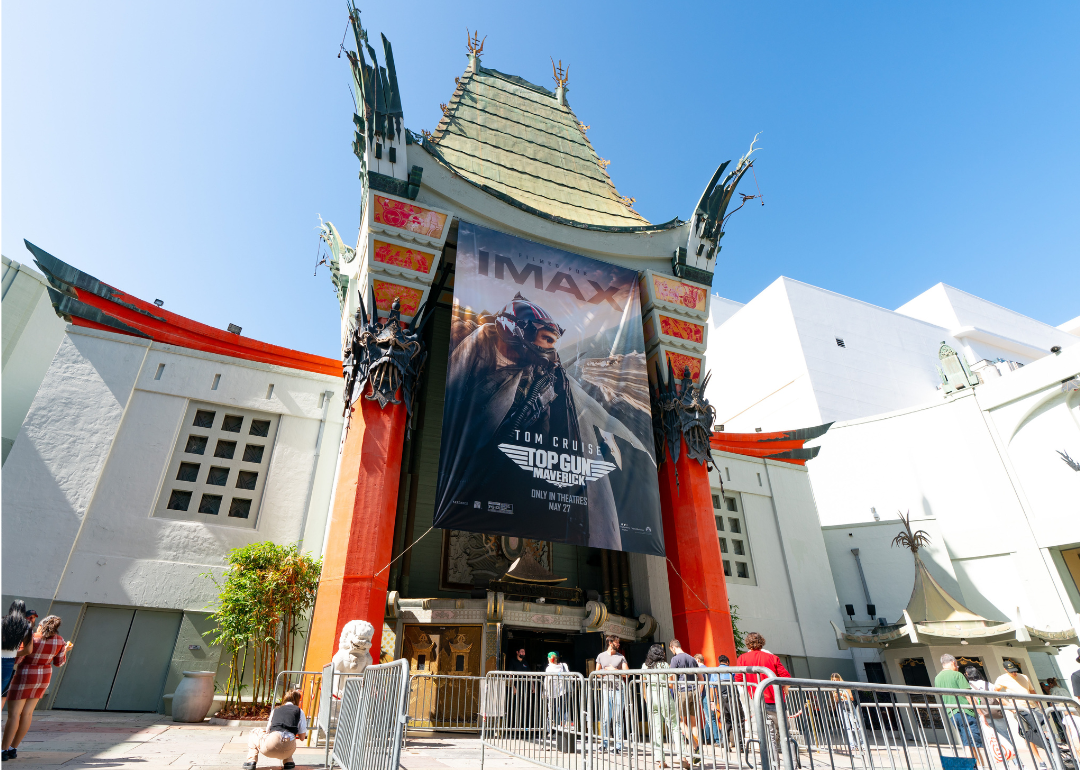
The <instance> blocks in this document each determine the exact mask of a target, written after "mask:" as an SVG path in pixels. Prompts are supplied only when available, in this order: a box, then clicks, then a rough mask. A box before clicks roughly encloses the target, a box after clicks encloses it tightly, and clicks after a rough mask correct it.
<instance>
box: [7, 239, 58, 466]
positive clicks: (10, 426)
mask: <svg viewBox="0 0 1080 770" xmlns="http://www.w3.org/2000/svg"><path fill="white" fill-rule="evenodd" d="M2 259H3V263H4V265H3V271H4V273H3V275H4V277H3V295H2V298H3V302H2V307H3V323H2V324H0V327H2V328H3V337H4V339H3V345H2V346H0V349H2V350H3V381H4V398H3V420H2V424H3V449H2V451H3V455H2V458H3V459H2V460H0V464H2V463H5V462H7V456H8V452H10V451H11V446H12V444H14V443H15V436H17V435H18V434H19V427H20V426H21V425H22V422H23V419H24V418H25V417H26V413H27V412H28V411H30V404H31V402H33V400H34V395H35V394H36V393H37V390H38V386H39V385H40V384H41V381H42V379H44V377H45V372H46V371H48V369H49V364H50V363H51V362H52V358H53V354H54V353H55V352H56V349H57V348H58V347H60V340H61V339H63V337H64V326H65V324H64V322H63V321H62V320H61V319H59V318H57V317H56V313H55V312H53V309H52V303H50V302H49V294H48V292H47V291H46V288H47V286H48V284H47V283H46V281H45V276H43V275H42V274H41V273H39V272H38V271H36V270H34V269H33V268H30V267H27V266H26V265H24V264H22V263H19V262H16V261H14V260H12V259H8V258H7V257H2Z"/></svg>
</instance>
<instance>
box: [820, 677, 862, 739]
mask: <svg viewBox="0 0 1080 770" xmlns="http://www.w3.org/2000/svg"><path fill="white" fill-rule="evenodd" d="M829 680H830V681H832V682H843V681H844V677H842V676H840V675H839V674H835V673H834V674H833V675H832V676H830V677H829ZM832 697H833V703H834V704H835V705H836V709H837V711H839V712H840V722H841V723H842V724H843V725H844V732H845V733H847V742H848V751H850V752H851V753H852V754H854V753H855V752H856V751H858V750H859V749H860V748H863V749H865V748H866V738H864V737H863V733H862V720H861V719H860V717H859V701H858V699H856V697H855V693H854V691H852V690H847V689H839V688H838V689H836V690H833V691H832Z"/></svg>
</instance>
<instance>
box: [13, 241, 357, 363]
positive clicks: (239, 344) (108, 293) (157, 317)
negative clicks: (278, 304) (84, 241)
mask: <svg viewBox="0 0 1080 770" xmlns="http://www.w3.org/2000/svg"><path fill="white" fill-rule="evenodd" d="M23 243H25V244H26V248H27V249H29V251H30V253H31V254H33V255H34V262H35V264H37V266H38V267H39V268H40V269H41V272H43V273H44V274H45V278H46V279H47V280H48V282H49V287H48V290H49V299H50V301H51V302H52V306H53V310H54V311H55V312H56V314H57V315H58V316H59V317H60V318H63V319H64V320H66V321H69V322H70V323H71V324H72V325H74V326H82V327H85V328H88V329H99V330H103V331H108V332H114V333H118V334H127V335H129V336H132V337H142V338H144V339H149V340H153V341H155V342H162V343H165V344H168V345H176V346H177V347H182V348H190V349H192V350H201V351H203V352H204V353H214V354H217V355H221V356H230V357H232V358H240V359H244V360H247V361H258V362H260V363H264V364H272V365H274V366H283V367H287V368H289V369H298V370H301V371H305V372H314V373H317V374H326V375H330V376H337V377H340V376H341V361H338V360H337V359H334V358H324V357H323V356H316V355H312V354H310V353H302V352H300V351H298V350H290V349H289V348H283V347H279V346H277V345H271V344H269V343H266V342H260V341H259V340H253V339H251V338H250V337H241V336H240V334H238V333H237V334H233V333H232V332H228V331H224V330H222V329H216V328H214V327H213V326H207V325H206V324H202V323H199V322H198V321H193V320H191V319H190V318H185V317H184V316H182V315H178V314H177V313H171V312H169V311H168V310H165V309H163V308H160V307H158V306H157V305H154V304H151V303H149V302H146V301H145V300H141V299H139V298H138V297H133V296H132V295H130V294H127V293H126V292H123V291H121V290H120V289H117V288H116V287H114V286H110V285H109V284H107V283H104V282H103V281H99V280H98V279H97V278H95V277H94V276H92V275H88V274H87V273H84V272H83V271H82V270H79V269H78V268H76V267H72V266H71V265H69V264H68V263H66V262H64V261H63V260H61V259H58V258H56V257H54V256H53V255H52V254H50V253H49V252H47V251H45V250H44V249H42V248H40V247H38V246H35V245H34V244H32V243H30V242H29V241H23Z"/></svg>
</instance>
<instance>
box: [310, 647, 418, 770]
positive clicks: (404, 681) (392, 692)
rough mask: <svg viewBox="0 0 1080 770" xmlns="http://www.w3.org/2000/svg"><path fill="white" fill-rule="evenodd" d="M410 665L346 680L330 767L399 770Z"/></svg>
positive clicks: (373, 669)
mask: <svg viewBox="0 0 1080 770" xmlns="http://www.w3.org/2000/svg"><path fill="white" fill-rule="evenodd" d="M408 697H409V662H408V661H407V660H396V661H394V662H392V663H381V664H378V665H371V666H368V667H367V668H366V669H365V670H364V673H363V674H362V675H360V676H353V677H349V678H346V679H345V680H344V687H343V688H342V692H341V708H340V711H339V712H338V715H337V721H336V725H335V729H334V743H333V748H332V750H331V754H330V762H329V763H328V765H327V766H328V767H329V768H332V767H333V765H334V764H335V763H336V764H338V765H340V766H341V767H342V768H343V770H396V769H397V767H398V762H399V761H400V759H401V744H402V738H403V736H404V730H405V722H406V720H407V718H408V717H407V714H406V707H407V702H408Z"/></svg>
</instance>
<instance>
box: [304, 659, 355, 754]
mask: <svg viewBox="0 0 1080 770" xmlns="http://www.w3.org/2000/svg"><path fill="white" fill-rule="evenodd" d="M361 676H363V674H343V673H340V672H338V671H334V664H333V663H327V664H326V665H325V666H323V670H322V676H321V678H320V680H319V684H320V687H319V709H318V711H317V712H316V715H315V724H314V727H313V728H312V733H313V734H314V736H315V745H318V742H319V736H322V739H323V741H324V747H325V758H324V760H323V766H324V767H329V766H330V747H331V746H332V745H333V740H334V732H335V730H336V728H337V719H338V712H339V711H340V709H341V694H342V690H343V689H344V687H345V682H346V681H348V680H349V679H359V678H360V677H361Z"/></svg>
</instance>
